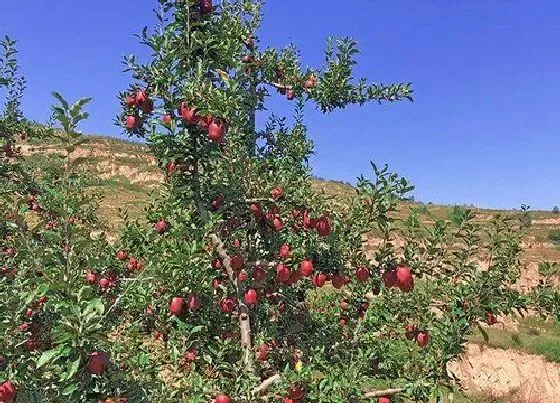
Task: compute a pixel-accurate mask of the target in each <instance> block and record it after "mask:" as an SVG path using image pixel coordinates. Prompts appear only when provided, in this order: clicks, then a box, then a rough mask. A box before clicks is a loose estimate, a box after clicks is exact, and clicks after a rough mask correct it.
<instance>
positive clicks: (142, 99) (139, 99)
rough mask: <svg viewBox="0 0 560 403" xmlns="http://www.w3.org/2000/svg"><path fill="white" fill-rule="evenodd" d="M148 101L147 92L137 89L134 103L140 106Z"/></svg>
mask: <svg viewBox="0 0 560 403" xmlns="http://www.w3.org/2000/svg"><path fill="white" fill-rule="evenodd" d="M147 102H148V94H147V93H146V91H138V92H137V93H136V105H138V106H142V105H144V104H146V103H147Z"/></svg>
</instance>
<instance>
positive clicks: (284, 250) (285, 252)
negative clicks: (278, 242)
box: [279, 244, 292, 259]
mask: <svg viewBox="0 0 560 403" xmlns="http://www.w3.org/2000/svg"><path fill="white" fill-rule="evenodd" d="M291 254H292V252H291V250H290V245H288V244H283V245H282V246H281V247H280V252H279V255H280V257H281V258H282V259H288V258H289V257H290V255H291Z"/></svg>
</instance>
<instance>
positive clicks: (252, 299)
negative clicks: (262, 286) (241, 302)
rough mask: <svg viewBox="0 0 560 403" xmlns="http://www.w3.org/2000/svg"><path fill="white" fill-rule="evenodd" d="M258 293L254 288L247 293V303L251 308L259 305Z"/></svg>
mask: <svg viewBox="0 0 560 403" xmlns="http://www.w3.org/2000/svg"><path fill="white" fill-rule="evenodd" d="M257 299H258V296H257V291H256V290H255V289H253V288H250V289H248V290H247V291H245V303H246V304H247V305H250V306H254V305H257Z"/></svg>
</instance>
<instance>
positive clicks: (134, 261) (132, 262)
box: [126, 257, 138, 273]
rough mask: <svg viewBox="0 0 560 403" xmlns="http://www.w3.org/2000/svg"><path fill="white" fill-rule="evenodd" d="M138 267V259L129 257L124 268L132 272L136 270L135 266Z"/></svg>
mask: <svg viewBox="0 0 560 403" xmlns="http://www.w3.org/2000/svg"><path fill="white" fill-rule="evenodd" d="M137 267H138V259H136V258H135V257H133V258H132V259H130V260H129V261H128V263H127V265H126V268H127V269H128V271H129V272H131V273H132V272H133V271H135V270H136V268H137Z"/></svg>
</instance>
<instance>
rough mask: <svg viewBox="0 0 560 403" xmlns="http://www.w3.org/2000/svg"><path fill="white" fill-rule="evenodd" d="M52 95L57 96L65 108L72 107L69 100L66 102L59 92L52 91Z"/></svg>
mask: <svg viewBox="0 0 560 403" xmlns="http://www.w3.org/2000/svg"><path fill="white" fill-rule="evenodd" d="M52 96H53V97H55V98H56V99H57V100H58V102H60V104H61V105H62V108H64V110H68V109H70V106H69V105H68V102H66V100H65V99H64V98H63V97H62V95H60V93H59V92H56V91H54V92H53V93H52Z"/></svg>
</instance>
